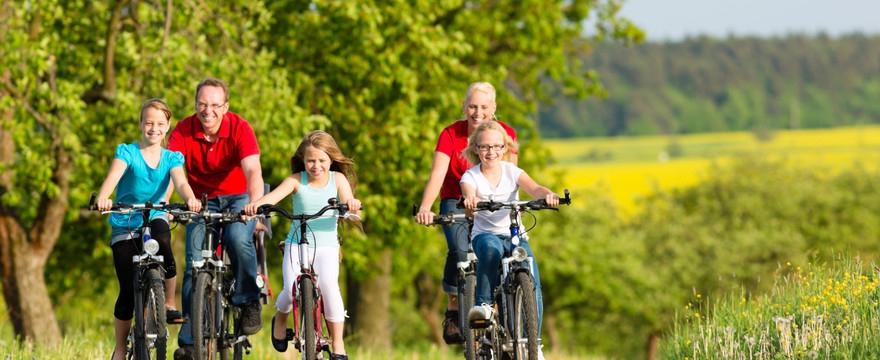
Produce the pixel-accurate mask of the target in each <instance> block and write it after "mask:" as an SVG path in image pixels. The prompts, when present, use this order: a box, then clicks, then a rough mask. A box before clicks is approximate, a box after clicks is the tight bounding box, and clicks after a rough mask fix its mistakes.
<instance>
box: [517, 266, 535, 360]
mask: <svg viewBox="0 0 880 360" xmlns="http://www.w3.org/2000/svg"><path fill="white" fill-rule="evenodd" d="M511 315H512V316H513V329H512V330H513V331H512V332H511V335H513V344H514V345H515V347H514V351H513V353H514V354H513V356H514V359H516V360H535V359H537V358H538V302H537V299H535V285H534V282H533V281H532V276H531V275H530V274H529V273H528V272H525V271H520V272H517V273H516V275H515V277H514V288H513V314H511ZM520 339H523V340H526V342H525V346H523V345H522V344H523V342H522V341H520Z"/></svg>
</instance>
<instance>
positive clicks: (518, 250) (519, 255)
mask: <svg viewBox="0 0 880 360" xmlns="http://www.w3.org/2000/svg"><path fill="white" fill-rule="evenodd" d="M510 256H511V257H512V258H513V260H515V261H525V260H526V259H528V258H529V253H527V252H526V249H524V248H523V247H521V246H517V247H515V248H513V252H511V254H510Z"/></svg>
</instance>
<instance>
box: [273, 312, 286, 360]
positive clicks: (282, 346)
mask: <svg viewBox="0 0 880 360" xmlns="http://www.w3.org/2000/svg"><path fill="white" fill-rule="evenodd" d="M285 333H286V331H285ZM286 335H287V334H285V337H284V338H283V339H276V338H275V315H272V328H271V329H269V337H271V338H272V347H274V348H275V351H277V352H285V351H287V336H286Z"/></svg>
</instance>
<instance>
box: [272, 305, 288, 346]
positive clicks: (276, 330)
mask: <svg viewBox="0 0 880 360" xmlns="http://www.w3.org/2000/svg"><path fill="white" fill-rule="evenodd" d="M289 315H290V313H283V312H280V311H275V323H274V324H272V337H273V338H275V339H286V337H287V318H288V316H289ZM278 334H281V336H278Z"/></svg>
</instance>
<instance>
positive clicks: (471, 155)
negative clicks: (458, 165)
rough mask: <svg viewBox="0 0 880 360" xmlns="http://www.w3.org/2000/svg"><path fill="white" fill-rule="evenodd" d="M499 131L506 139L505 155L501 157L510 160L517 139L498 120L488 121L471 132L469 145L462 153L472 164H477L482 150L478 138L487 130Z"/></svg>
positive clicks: (515, 147)
mask: <svg viewBox="0 0 880 360" xmlns="http://www.w3.org/2000/svg"><path fill="white" fill-rule="evenodd" d="M493 130H494V131H497V132H499V133H500V134H501V136H502V138H503V139H504V155H503V156H501V159H503V160H508V159H509V158H510V153H511V152H513V151H515V150H516V149H517V147H518V145H517V144H516V142H515V141H513V139H512V138H511V137H510V135H508V134H507V131H505V130H504V128H503V127H501V124H499V123H498V122H497V121H487V122H484V123H482V124H480V125H479V126H477V128H476V129H475V130H474V132H473V133H471V136H469V137H468V146H467V147H466V148H465V149H464V151H462V152H461V155H462V156H464V157H465V158H466V159H467V160H468V161H470V163H471V164H472V165H477V164H479V163H480V151H479V150H478V149H477V145H479V144H477V139H479V138H480V135H482V134H483V133H484V132H486V131H493Z"/></svg>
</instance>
